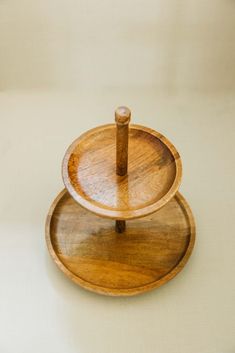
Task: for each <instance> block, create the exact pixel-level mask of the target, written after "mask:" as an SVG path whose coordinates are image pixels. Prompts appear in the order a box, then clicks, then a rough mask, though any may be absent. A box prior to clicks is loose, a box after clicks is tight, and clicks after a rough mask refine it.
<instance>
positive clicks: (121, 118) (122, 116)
mask: <svg viewBox="0 0 235 353" xmlns="http://www.w3.org/2000/svg"><path fill="white" fill-rule="evenodd" d="M130 120H131V111H130V109H129V108H127V107H118V108H117V109H116V110H115V121H116V123H117V124H120V125H126V124H129V122H130Z"/></svg>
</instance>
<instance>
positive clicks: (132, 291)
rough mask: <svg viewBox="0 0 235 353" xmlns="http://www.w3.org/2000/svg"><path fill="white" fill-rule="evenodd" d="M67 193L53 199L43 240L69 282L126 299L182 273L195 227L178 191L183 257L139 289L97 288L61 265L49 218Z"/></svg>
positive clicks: (190, 252)
mask: <svg viewBox="0 0 235 353" xmlns="http://www.w3.org/2000/svg"><path fill="white" fill-rule="evenodd" d="M66 193H67V190H66V189H63V190H62V191H61V192H60V193H59V194H58V195H57V197H56V198H55V199H54V201H53V203H52V204H51V207H50V209H49V212H48V214H47V218H46V224H45V238H46V244H47V248H48V251H49V253H50V255H51V257H52V259H53V260H54V262H55V263H56V265H57V266H58V267H59V269H60V270H61V271H62V272H63V273H64V275H66V276H67V277H68V278H69V279H70V280H72V281H73V282H74V283H76V284H78V285H80V286H81V287H82V288H84V289H87V290H89V291H91V292H94V293H98V294H102V295H107V296H113V297H122V296H123V297H126V296H134V295H138V294H142V293H145V292H148V291H150V290H152V289H155V288H158V287H160V286H162V285H164V284H165V283H167V282H169V281H170V280H171V279H173V278H174V277H175V276H176V275H177V274H178V273H179V272H181V271H182V269H183V268H184V267H185V265H186V263H187V262H188V260H189V258H190V256H191V254H192V251H193V248H194V245H195V238H196V225H195V220H194V216H193V213H192V210H191V208H190V206H189V204H188V203H187V201H186V200H185V198H184V197H183V195H182V194H181V193H180V192H179V191H178V192H177V193H176V195H174V197H176V199H177V201H178V202H179V204H180V206H181V207H182V206H183V208H184V211H185V215H186V216H187V220H188V223H189V225H190V229H191V232H190V240H189V243H188V246H187V249H186V251H185V253H184V255H183V257H182V258H181V259H180V261H179V262H178V263H177V265H176V266H175V267H173V268H172V270H170V271H169V272H168V273H167V274H166V275H165V276H163V277H161V278H160V279H158V280H157V281H153V282H151V283H148V284H146V285H143V286H139V287H134V288H127V289H125V288H121V289H117V288H108V287H102V286H98V285H95V284H92V283H91V282H88V281H86V280H84V279H82V278H80V277H78V276H76V275H75V274H74V273H73V272H71V271H69V270H68V268H67V267H66V266H65V265H64V264H63V263H62V261H61V260H60V259H59V257H58V256H57V253H56V252H55V250H54V248H53V245H52V242H51V234H50V224H51V218H52V215H53V212H54V210H55V207H56V206H57V203H58V202H59V201H60V199H61V198H62V197H63V196H64V195H65V194H66Z"/></svg>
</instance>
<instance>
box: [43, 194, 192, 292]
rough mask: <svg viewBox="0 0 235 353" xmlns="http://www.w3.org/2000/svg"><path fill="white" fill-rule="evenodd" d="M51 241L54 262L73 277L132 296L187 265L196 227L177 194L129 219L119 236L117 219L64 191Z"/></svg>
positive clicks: (52, 216)
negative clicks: (153, 209)
mask: <svg viewBox="0 0 235 353" xmlns="http://www.w3.org/2000/svg"><path fill="white" fill-rule="evenodd" d="M46 240H47V245H48V249H49V252H50V254H51V256H52V258H53V260H54V261H55V263H56V264H57V265H58V267H59V268H60V269H61V270H62V271H63V272H64V274H66V275H67V276H68V277H69V278H70V279H71V280H72V281H74V282H76V283H77V284H79V285H80V286H82V287H84V288H86V289H88V290H91V291H94V292H97V293H100V294H106V295H113V296H130V295H135V294H139V293H142V292H146V291H148V290H150V289H153V288H156V287H159V286H161V285H163V284H164V283H166V282H168V281H169V280H170V279H172V278H173V277H174V276H175V275H176V274H177V273H178V272H179V271H180V270H181V269H182V268H183V267H184V265H185V264H186V262H187V260H188V258H189V256H190V254H191V252H192V249H193V245H194V240H195V225H194V220H193V216H192V213H191V210H190V208H189V206H188V204H187V203H186V201H185V199H184V198H183V196H182V195H181V194H180V193H177V194H176V195H175V196H174V197H173V198H172V199H171V201H169V202H168V203H167V204H166V205H165V206H164V207H163V208H161V209H160V210H159V211H157V212H155V213H154V214H151V215H149V216H146V217H144V218H141V219H136V220H130V221H128V222H127V227H126V230H125V232H124V233H122V234H118V233H116V232H115V222H114V221H113V220H111V219H105V218H101V217H99V216H97V215H95V214H93V213H91V212H90V211H88V210H86V209H84V208H82V207H81V206H79V205H78V204H77V203H76V202H75V201H74V200H73V198H72V197H71V196H70V195H69V194H68V193H67V191H66V190H63V191H62V192H61V193H60V194H59V195H58V197H57V198H56V199H55V201H54V202H53V204H52V206H51V208H50V211H49V214H48V217H47V222H46Z"/></svg>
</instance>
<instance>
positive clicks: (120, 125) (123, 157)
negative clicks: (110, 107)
mask: <svg viewBox="0 0 235 353" xmlns="http://www.w3.org/2000/svg"><path fill="white" fill-rule="evenodd" d="M130 119H131V111H130V109H128V108H127V107H119V108H117V109H116V111H115V121H116V174H117V175H119V176H125V175H126V174H127V172H128V142H129V123H130ZM115 229H116V232H117V233H123V232H124V230H125V229H126V221H125V220H116V225H115Z"/></svg>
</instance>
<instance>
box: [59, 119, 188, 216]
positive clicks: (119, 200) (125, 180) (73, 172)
mask: <svg viewBox="0 0 235 353" xmlns="http://www.w3.org/2000/svg"><path fill="white" fill-rule="evenodd" d="M181 172H182V167H181V160H180V156H179V154H178V152H177V150H176V149H175V147H174V146H173V145H172V144H171V143H170V142H169V141H168V140H167V139H166V138H165V137H164V136H162V135H161V134H160V133H158V132H156V131H154V130H152V129H149V128H146V127H143V126H139V125H130V127H129V152H128V174H127V175H126V176H124V177H122V176H118V175H117V174H116V125H115V124H109V125H105V126H100V127H97V128H95V129H92V130H90V131H88V132H86V133H85V134H83V135H82V136H80V137H79V138H78V139H77V140H75V141H74V142H73V143H72V145H71V146H70V147H69V148H68V150H67V152H66V154H65V157H64V160H63V166H62V174H63V180H64V184H65V186H66V188H67V190H68V191H69V193H70V195H71V196H72V197H73V198H74V199H75V200H76V201H77V202H78V203H79V204H80V205H81V206H83V207H85V208H86V209H88V210H90V211H92V212H94V213H96V214H98V215H100V216H103V217H108V218H113V219H122V220H127V219H133V218H138V217H143V216H146V215H148V214H150V213H153V212H155V211H157V210H158V209H160V208H161V207H162V206H164V205H165V204H166V203H167V202H168V201H169V200H170V199H171V198H172V197H173V196H174V195H175V193H176V191H177V190H178V187H179V184H180V180H181Z"/></svg>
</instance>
